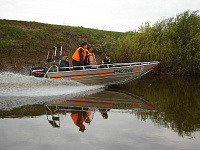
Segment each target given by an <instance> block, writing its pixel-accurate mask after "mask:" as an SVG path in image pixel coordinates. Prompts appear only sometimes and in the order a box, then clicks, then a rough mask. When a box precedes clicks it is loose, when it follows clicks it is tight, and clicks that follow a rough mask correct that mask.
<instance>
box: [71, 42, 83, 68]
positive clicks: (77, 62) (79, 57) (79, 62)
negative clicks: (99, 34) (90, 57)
mask: <svg viewBox="0 0 200 150" xmlns="http://www.w3.org/2000/svg"><path fill="white" fill-rule="evenodd" d="M85 49H87V42H82V43H81V47H79V48H77V49H76V51H75V52H74V54H73V56H72V64H73V66H84V65H85V64H84V60H85V57H86V51H85ZM80 69H81V68H80V67H75V68H74V70H80Z"/></svg>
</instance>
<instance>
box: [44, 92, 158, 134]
mask: <svg viewBox="0 0 200 150" xmlns="http://www.w3.org/2000/svg"><path fill="white" fill-rule="evenodd" d="M45 108H46V114H47V120H48V122H49V123H50V124H51V125H52V126H53V127H54V128H59V127H60V124H61V123H60V115H66V114H70V117H71V119H72V121H73V122H74V124H75V125H76V126H77V127H78V128H79V131H82V132H84V130H85V125H84V124H85V123H87V124H90V123H91V122H92V120H93V117H94V114H95V113H100V114H101V116H102V117H103V118H104V119H108V118H109V115H108V113H109V112H120V113H134V112H149V111H156V109H155V108H154V107H153V106H152V105H151V104H150V103H148V102H147V101H146V100H145V99H143V98H141V97H139V96H137V95H134V94H132V93H128V92H125V91H121V90H106V91H102V92H99V93H95V94H92V95H88V96H84V97H75V98H73V99H66V100H55V101H50V102H46V103H45Z"/></svg>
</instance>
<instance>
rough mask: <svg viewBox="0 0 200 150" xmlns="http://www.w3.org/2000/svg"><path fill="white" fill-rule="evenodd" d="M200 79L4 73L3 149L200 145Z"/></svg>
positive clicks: (183, 148)
mask: <svg viewBox="0 0 200 150" xmlns="http://www.w3.org/2000/svg"><path fill="white" fill-rule="evenodd" d="M199 130H200V79H199V78H194V77H190V78H178V77H160V76H151V75H146V76H144V77H142V78H140V79H138V80H136V81H134V82H131V83H128V84H124V85H120V86H113V87H110V88H106V87H103V86H85V85H82V84H79V83H75V82H72V81H69V80H49V79H41V78H34V77H30V76H28V75H25V74H21V73H16V72H15V73H14V72H8V71H2V72H0V149H1V150H51V149H52V150H54V149H57V150H63V149H73V150H78V149H82V150H90V149H91V150H121V149H123V150H130V149H136V150H146V149H148V150H173V149H176V150H188V149H190V150H197V149H199V147H200V143H199V141H200V131H199Z"/></svg>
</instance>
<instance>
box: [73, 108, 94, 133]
mask: <svg viewBox="0 0 200 150" xmlns="http://www.w3.org/2000/svg"><path fill="white" fill-rule="evenodd" d="M85 109H86V110H82V108H81V107H80V108H79V107H76V108H75V110H77V111H72V114H71V118H72V120H73V122H74V124H75V125H76V126H78V127H79V131H81V132H84V130H86V129H85V125H84V124H83V123H84V122H86V123H89V122H90V118H89V116H90V114H91V108H85Z"/></svg>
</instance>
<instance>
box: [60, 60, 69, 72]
mask: <svg viewBox="0 0 200 150" xmlns="http://www.w3.org/2000/svg"><path fill="white" fill-rule="evenodd" d="M61 67H69V62H68V61H66V60H61V62H60V66H59V71H69V68H61Z"/></svg>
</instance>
